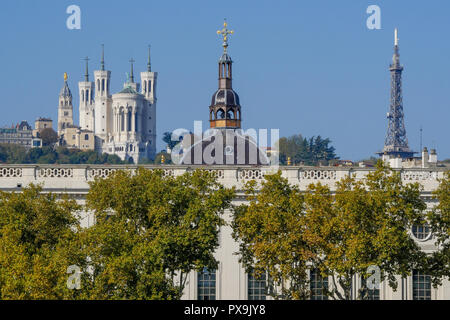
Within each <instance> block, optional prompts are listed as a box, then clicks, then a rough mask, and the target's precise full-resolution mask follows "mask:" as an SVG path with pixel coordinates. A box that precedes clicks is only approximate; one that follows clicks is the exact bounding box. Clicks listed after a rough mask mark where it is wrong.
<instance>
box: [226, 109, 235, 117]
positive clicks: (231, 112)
mask: <svg viewBox="0 0 450 320" xmlns="http://www.w3.org/2000/svg"><path fill="white" fill-rule="evenodd" d="M233 118H234V114H233V110H228V112H227V119H233Z"/></svg>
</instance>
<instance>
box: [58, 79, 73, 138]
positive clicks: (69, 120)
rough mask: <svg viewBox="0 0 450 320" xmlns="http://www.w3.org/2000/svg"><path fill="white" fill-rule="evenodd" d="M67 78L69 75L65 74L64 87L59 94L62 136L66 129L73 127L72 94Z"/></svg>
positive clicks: (59, 126)
mask: <svg viewBox="0 0 450 320" xmlns="http://www.w3.org/2000/svg"><path fill="white" fill-rule="evenodd" d="M67 78H68V77H67V73H64V85H63V87H62V89H61V91H60V93H59V104H58V135H61V134H62V131H63V130H64V129H65V128H66V127H68V126H71V125H73V105H72V93H71V92H70V89H69V85H68V84H67Z"/></svg>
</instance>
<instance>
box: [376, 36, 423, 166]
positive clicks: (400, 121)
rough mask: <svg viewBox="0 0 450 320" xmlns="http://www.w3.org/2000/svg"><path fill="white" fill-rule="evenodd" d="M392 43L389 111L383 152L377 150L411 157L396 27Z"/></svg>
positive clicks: (390, 154)
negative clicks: (407, 136) (404, 111)
mask: <svg viewBox="0 0 450 320" xmlns="http://www.w3.org/2000/svg"><path fill="white" fill-rule="evenodd" d="M394 44H395V45H394V56H393V58H392V64H391V65H390V68H389V70H390V71H391V103H390V109H389V113H388V114H387V118H388V121H389V124H388V130H387V135H386V140H385V142H384V148H383V152H379V154H380V155H383V154H385V155H386V154H387V155H389V156H391V157H400V158H411V157H413V156H414V153H415V152H414V151H411V149H409V146H408V139H407V138H406V129H405V122H404V113H403V96H402V72H403V66H402V65H401V64H400V54H399V46H398V31H397V29H395V43H394Z"/></svg>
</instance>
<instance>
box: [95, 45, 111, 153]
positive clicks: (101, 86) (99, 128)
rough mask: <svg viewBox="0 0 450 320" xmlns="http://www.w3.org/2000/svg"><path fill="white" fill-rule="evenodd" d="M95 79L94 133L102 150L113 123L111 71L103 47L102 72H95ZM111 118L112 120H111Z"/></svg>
mask: <svg viewBox="0 0 450 320" xmlns="http://www.w3.org/2000/svg"><path fill="white" fill-rule="evenodd" d="M94 78H95V107H94V120H95V122H94V133H95V136H96V137H97V138H99V139H98V141H96V146H97V148H101V146H102V144H103V143H104V142H105V141H106V138H107V134H108V131H110V128H109V127H110V125H109V124H110V123H112V117H111V112H108V110H109V109H111V104H112V99H111V94H110V80H111V71H108V70H105V51H104V47H103V45H102V59H101V62H100V70H96V71H94ZM109 118H110V119H109Z"/></svg>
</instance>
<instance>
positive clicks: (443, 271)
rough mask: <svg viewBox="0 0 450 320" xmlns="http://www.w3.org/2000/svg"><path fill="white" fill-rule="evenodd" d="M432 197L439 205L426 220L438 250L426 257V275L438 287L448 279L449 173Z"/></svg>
mask: <svg viewBox="0 0 450 320" xmlns="http://www.w3.org/2000/svg"><path fill="white" fill-rule="evenodd" d="M433 196H434V198H435V199H436V200H437V201H438V202H439V203H438V204H437V205H436V206H435V207H434V208H433V209H432V210H431V211H430V212H429V214H428V217H427V218H428V224H429V225H430V227H431V231H432V234H433V237H434V239H435V245H436V247H437V248H438V250H436V251H434V252H433V253H432V254H431V256H428V260H429V261H428V264H427V266H428V270H427V273H428V274H430V275H431V276H432V280H433V283H434V284H435V285H438V284H441V282H442V279H443V278H447V279H450V171H447V172H445V173H444V177H443V179H441V181H440V184H439V188H438V189H437V190H436V191H435V192H434V193H433Z"/></svg>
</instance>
